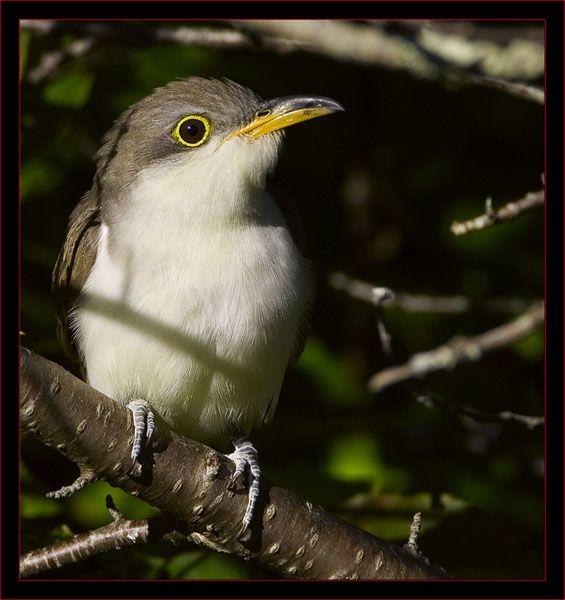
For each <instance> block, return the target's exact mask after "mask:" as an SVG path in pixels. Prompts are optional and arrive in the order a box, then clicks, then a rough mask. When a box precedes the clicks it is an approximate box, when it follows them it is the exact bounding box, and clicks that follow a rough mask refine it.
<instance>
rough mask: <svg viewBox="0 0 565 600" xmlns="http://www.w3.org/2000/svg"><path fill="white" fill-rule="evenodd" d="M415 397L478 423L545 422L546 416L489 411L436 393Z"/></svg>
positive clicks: (430, 406)
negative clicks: (459, 403) (450, 400)
mask: <svg viewBox="0 0 565 600" xmlns="http://www.w3.org/2000/svg"><path fill="white" fill-rule="evenodd" d="M415 397H416V400H417V401H418V402H420V404H423V405H424V406H426V407H427V408H435V407H436V406H439V407H440V408H443V409H445V410H447V411H449V412H454V413H457V414H459V415H463V416H464V417H469V418H470V419H473V421H476V422H477V423H506V422H508V421H514V422H516V423H520V424H521V425H525V426H526V427H527V428H528V429H534V428H535V427H539V426H540V425H543V424H544V423H545V418H544V417H535V416H531V415H521V414H518V413H515V412H512V411H510V410H503V411H500V412H493V413H492V412H491V413H487V412H482V411H479V410H475V409H474V408H469V407H466V406H454V405H453V404H450V403H449V402H446V401H445V400H443V399H442V398H440V397H439V396H436V395H434V394H415Z"/></svg>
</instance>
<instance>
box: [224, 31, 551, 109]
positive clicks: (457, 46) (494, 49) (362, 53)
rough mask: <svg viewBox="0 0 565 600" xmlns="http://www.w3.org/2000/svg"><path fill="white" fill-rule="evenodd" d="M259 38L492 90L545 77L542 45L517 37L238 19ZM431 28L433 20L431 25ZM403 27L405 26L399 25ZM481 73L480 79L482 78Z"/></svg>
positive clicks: (539, 94)
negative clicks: (490, 37) (501, 38)
mask: <svg viewBox="0 0 565 600" xmlns="http://www.w3.org/2000/svg"><path fill="white" fill-rule="evenodd" d="M232 23H233V25H234V26H236V27H243V28H245V29H247V30H249V31H253V32H255V33H257V34H260V35H269V36H270V37H271V38H277V37H278V38H279V39H281V40H285V41H286V42H287V43H290V44H297V43H301V44H303V45H304V47H305V48H306V49H308V50H309V51H311V52H317V53H320V54H324V55H325V56H330V57H332V58H334V59H336V60H348V61H352V62H358V63H362V64H368V65H379V66H381V67H386V68H389V69H400V70H404V71H407V72H409V73H410V74H411V75H413V76H415V77H419V78H425V79H442V78H446V79H450V80H453V81H456V82H459V83H469V84H479V85H488V86H493V85H494V84H493V81H495V80H496V81H498V82H500V81H503V80H509V79H510V80H514V79H521V80H526V81H530V80H535V79H538V78H541V77H543V75H544V70H545V66H544V46H543V43H539V42H538V41H535V40H531V39H513V40H512V41H511V42H510V43H508V44H497V43H494V42H492V41H487V40H484V39H483V40H474V39H469V38H468V37H466V36H465V35H459V34H454V33H447V32H444V31H439V30H437V29H434V28H432V27H429V26H426V24H424V26H422V27H421V28H420V29H418V30H416V31H415V32H413V33H412V34H409V35H407V33H406V31H402V30H401V29H400V28H399V30H398V31H397V32H394V33H392V32H389V31H387V30H386V28H385V27H386V25H387V22H384V23H382V24H379V23H378V22H375V23H374V26H373V27H369V26H367V25H365V24H363V23H351V22H346V21H324V20H304V21H269V20H264V21H260V20H257V21H233V22H232ZM426 23H427V24H429V23H433V22H426ZM400 25H402V22H400ZM477 75H478V77H477ZM497 87H498V89H501V90H503V91H506V92H509V93H511V94H515V95H518V96H520V97H522V98H525V99H528V100H533V101H535V102H538V103H541V104H543V102H544V93H543V90H541V89H538V88H534V87H531V86H525V85H520V86H514V85H508V86H505V85H502V84H501V85H498V86H497Z"/></svg>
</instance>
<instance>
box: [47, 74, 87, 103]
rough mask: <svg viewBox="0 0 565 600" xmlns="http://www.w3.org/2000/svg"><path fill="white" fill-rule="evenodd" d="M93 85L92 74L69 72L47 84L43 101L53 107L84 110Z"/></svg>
mask: <svg viewBox="0 0 565 600" xmlns="http://www.w3.org/2000/svg"><path fill="white" fill-rule="evenodd" d="M93 83H94V75H92V73H88V72H85V71H78V70H73V71H68V72H66V73H64V74H63V75H61V76H60V77H57V79H54V80H53V81H51V82H50V83H49V84H47V86H46V87H45V88H44V90H43V99H44V100H45V102H47V104H51V105H53V106H61V107H65V108H82V107H83V106H84V105H85V104H86V102H87V101H88V99H89V98H90V91H91V89H92V85H93Z"/></svg>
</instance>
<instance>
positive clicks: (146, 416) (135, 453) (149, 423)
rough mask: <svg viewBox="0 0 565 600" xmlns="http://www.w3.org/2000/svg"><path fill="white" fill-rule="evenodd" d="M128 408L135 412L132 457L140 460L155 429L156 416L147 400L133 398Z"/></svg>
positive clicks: (134, 459)
mask: <svg viewBox="0 0 565 600" xmlns="http://www.w3.org/2000/svg"><path fill="white" fill-rule="evenodd" d="M127 408H129V410H131V412H132V414H133V447H132V450H131V457H132V459H133V461H134V463H135V462H136V461H139V457H140V456H141V452H142V450H143V448H144V447H148V446H149V444H150V442H151V438H152V436H153V432H154V431H155V418H154V417H153V413H152V412H151V407H150V406H149V404H147V402H145V400H141V399H137V400H132V401H131V402H130V403H129V404H128V405H127Z"/></svg>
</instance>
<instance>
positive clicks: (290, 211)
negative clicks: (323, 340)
mask: <svg viewBox="0 0 565 600" xmlns="http://www.w3.org/2000/svg"><path fill="white" fill-rule="evenodd" d="M267 190H268V192H269V194H271V196H273V198H274V199H275V201H276V203H277V205H278V207H279V208H280V209H281V212H282V214H283V215H284V217H285V219H286V221H287V223H288V227H289V229H290V234H291V235H292V239H293V240H294V243H295V244H296V247H297V248H298V250H300V253H301V254H302V256H303V257H304V260H305V261H306V262H308V267H309V268H311V264H310V262H309V261H308V251H307V246H306V236H305V234H304V227H303V225H302V219H301V218H300V213H299V212H298V208H297V206H296V203H295V202H294V201H293V200H292V199H291V198H289V196H287V195H286V194H285V193H284V192H283V191H282V190H280V189H279V188H277V187H275V186H273V185H271V184H269V186H268V187H267ZM312 296H313V295H312ZM313 299H314V298H313V297H312V298H310V302H309V306H308V309H307V310H306V311H305V312H304V314H303V315H302V316H301V318H300V323H299V325H298V333H297V336H296V341H295V344H294V352H293V353H292V356H291V357H290V361H289V366H290V365H292V364H294V363H295V362H296V361H297V360H298V359H299V358H300V355H301V354H302V351H303V350H304V345H305V344H306V337H307V335H308V331H309V329H310V322H309V318H308V317H309V313H310V304H311V303H312V301H313Z"/></svg>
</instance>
